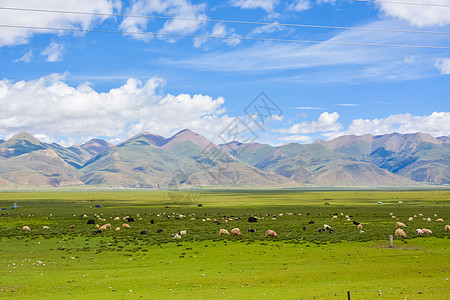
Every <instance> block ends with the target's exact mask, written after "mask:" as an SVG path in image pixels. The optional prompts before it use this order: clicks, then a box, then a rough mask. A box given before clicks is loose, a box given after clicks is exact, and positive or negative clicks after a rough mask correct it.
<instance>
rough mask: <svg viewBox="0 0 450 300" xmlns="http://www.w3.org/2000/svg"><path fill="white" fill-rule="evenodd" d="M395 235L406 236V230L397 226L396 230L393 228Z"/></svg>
mask: <svg viewBox="0 0 450 300" xmlns="http://www.w3.org/2000/svg"><path fill="white" fill-rule="evenodd" d="M395 237H406V232H404V231H403V229H401V228H397V230H395Z"/></svg>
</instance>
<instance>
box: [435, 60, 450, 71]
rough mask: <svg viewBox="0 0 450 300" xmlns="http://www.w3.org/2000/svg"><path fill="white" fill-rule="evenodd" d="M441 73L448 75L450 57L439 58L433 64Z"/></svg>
mask: <svg viewBox="0 0 450 300" xmlns="http://www.w3.org/2000/svg"><path fill="white" fill-rule="evenodd" d="M434 66H435V67H436V68H438V69H439V71H440V72H441V74H442V75H450V58H439V59H438V60H437V61H436V63H435V64H434Z"/></svg>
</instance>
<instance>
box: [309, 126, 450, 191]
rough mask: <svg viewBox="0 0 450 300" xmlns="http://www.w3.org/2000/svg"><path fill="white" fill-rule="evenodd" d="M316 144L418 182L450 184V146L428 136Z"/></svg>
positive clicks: (342, 139) (358, 138) (367, 137)
mask: <svg viewBox="0 0 450 300" xmlns="http://www.w3.org/2000/svg"><path fill="white" fill-rule="evenodd" d="M316 144H320V145H323V146H325V147H327V148H328V149H330V150H333V151H336V152H338V153H342V154H348V155H352V156H354V157H355V158H356V159H358V160H361V161H365V162H369V163H371V164H374V165H376V166H378V167H380V168H382V169H385V170H388V171H390V172H392V173H395V174H397V175H400V176H403V177H406V178H409V179H412V180H414V181H419V182H429V183H434V184H450V147H449V145H450V144H445V143H444V142H442V140H438V139H436V138H434V137H432V136H430V135H428V134H423V133H414V134H399V133H392V134H386V135H379V136H371V135H364V136H342V137H338V138H336V139H334V140H331V141H322V140H319V141H316Z"/></svg>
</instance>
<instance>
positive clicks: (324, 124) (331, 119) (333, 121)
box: [277, 112, 343, 134]
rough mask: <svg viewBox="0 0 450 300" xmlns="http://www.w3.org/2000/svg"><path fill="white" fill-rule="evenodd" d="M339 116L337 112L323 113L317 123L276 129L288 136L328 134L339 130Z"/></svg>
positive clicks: (303, 123) (340, 125) (297, 124)
mask: <svg viewBox="0 0 450 300" xmlns="http://www.w3.org/2000/svg"><path fill="white" fill-rule="evenodd" d="M338 119H339V114H338V113H337V112H333V113H328V112H324V113H322V114H321V115H320V116H319V119H318V120H317V121H312V122H306V121H305V122H301V123H296V124H294V125H292V126H291V127H289V128H287V129H286V128H283V129H278V130H277V131H278V132H280V133H290V134H308V133H315V132H330V131H339V130H341V129H342V128H343V127H342V124H340V123H339V122H338Z"/></svg>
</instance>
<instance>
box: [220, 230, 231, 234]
mask: <svg viewBox="0 0 450 300" xmlns="http://www.w3.org/2000/svg"><path fill="white" fill-rule="evenodd" d="M219 234H220V235H224V234H227V235H228V234H230V233H229V232H228V230H226V229H220V230H219Z"/></svg>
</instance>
